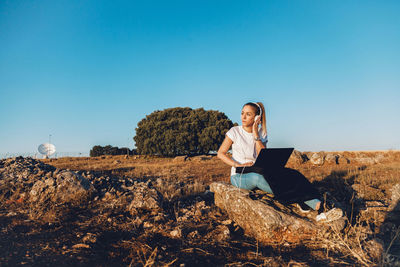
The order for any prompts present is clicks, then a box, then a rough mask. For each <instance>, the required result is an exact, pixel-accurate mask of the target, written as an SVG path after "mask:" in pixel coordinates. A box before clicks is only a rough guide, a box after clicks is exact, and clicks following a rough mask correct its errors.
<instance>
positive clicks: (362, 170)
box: [0, 151, 400, 266]
mask: <svg viewBox="0 0 400 267" xmlns="http://www.w3.org/2000/svg"><path fill="white" fill-rule="evenodd" d="M342 154H343V155H345V156H346V157H349V158H351V157H353V158H354V157H361V156H362V157H366V156H368V157H375V156H376V155H378V154H384V155H385V158H384V160H382V161H381V162H380V163H378V164H365V163H364V164H362V163H356V162H355V161H354V162H351V163H350V164H344V165H336V164H324V165H322V166H314V165H312V164H311V163H310V162H307V163H304V164H290V165H289V166H288V167H291V168H295V169H297V170H299V171H300V172H302V173H303V174H304V175H305V176H306V177H307V178H309V179H310V181H312V182H313V183H314V184H315V185H316V186H317V187H318V188H319V189H320V190H321V191H326V192H329V194H330V196H331V197H332V198H333V199H335V200H336V201H337V202H339V203H342V204H343V205H344V210H345V212H346V214H347V217H348V221H347V226H346V228H345V229H344V230H343V231H337V230H335V229H333V228H332V229H326V230H323V231H321V232H320V233H319V235H318V236H315V237H313V238H310V239H307V240H305V241H304V243H303V244H296V245H286V244H285V243H284V242H280V243H279V244H276V245H271V246H260V245H259V244H258V243H257V242H256V241H255V240H253V239H251V238H248V237H246V236H244V235H243V233H242V232H241V231H240V229H239V228H238V226H235V225H232V226H230V227H231V232H232V233H234V236H235V238H233V239H232V240H230V241H226V242H219V243H218V242H215V241H210V240H205V239H204V238H201V237H195V235H194V234H193V238H189V236H190V235H189V233H190V232H192V233H195V232H196V231H199V232H201V231H205V230H204V229H213V228H215V224H216V222H219V221H221V220H226V219H227V215H226V214H224V213H223V212H221V213H220V211H219V210H218V209H216V208H215V207H212V208H210V211H209V212H208V214H206V215H205V216H203V217H201V219H199V218H193V219H190V220H188V221H183V222H179V223H177V222H173V223H174V225H175V226H166V225H162V224H163V223H161V225H160V226H159V227H161V226H162V227H165V229H164V230H162V229H161V230H157V231H158V232H157V231H156V230H154V229H153V230H151V229H144V228H143V226H141V223H140V222H138V217H139V216H138V217H134V216H127V215H125V214H121V213H118V208H117V207H115V206H107V205H121V206H123V205H124V203H122V202H121V203H119V204H118V203H117V202H115V203H104V204H102V205H97V204H93V205H91V206H88V207H87V209H88V212H92V213H93V214H91V215H87V217H84V216H83V215H82V216H83V217H82V218H83V219H79V220H82V221H81V222H79V223H80V226H79V227H81V228H82V227H83V228H85V227H89V228H90V227H94V228H98V230H97V231H98V233H99V235H100V233H101V234H104V233H107V232H108V231H109V232H110V233H111V234H110V235H111V236H112V235H117V233H130V235H129V238H120V239H117V240H116V241H115V242H114V243H112V244H113V246H114V247H107V248H106V249H107V252H106V253H109V254H110V255H114V254H115V255H114V256H113V257H117V258H118V257H120V258H122V259H123V260H122V261H123V262H124V263H125V265H130V266H155V265H160V264H161V265H167V266H169V265H174V266H175V265H179V263H181V262H182V259H187V260H188V261H189V260H190V259H194V258H196V257H197V258H198V259H199V262H202V263H204V262H207V258H210V259H213V260H214V261H216V262H217V263H219V265H221V264H222V263H223V264H227V263H228V265H229V266H244V265H247V266H251V265H263V264H264V265H265V266H282V265H287V266H308V265H366V266H371V265H388V264H389V263H390V261H389V260H387V259H386V258H389V256H390V255H391V247H394V246H395V245H396V244H397V243H398V240H399V236H398V235H399V231H400V230H398V229H400V228H396V229H394V230H393V231H392V232H391V233H390V234H388V236H389V238H388V239H387V240H384V241H385V242H386V244H387V245H386V246H385V247H384V251H383V254H382V256H379V255H375V254H374V252H373V251H371V250H370V248H371V247H372V246H371V244H372V243H371V240H373V239H374V238H375V237H379V238H383V237H382V236H380V234H381V233H380V229H381V226H382V224H383V222H384V221H385V219H386V212H387V209H386V208H387V205H388V201H389V199H390V197H391V195H390V191H389V189H390V188H391V187H392V186H393V185H394V184H396V183H399V182H400V152H397V151H391V152H390V151H389V152H362V153H361V154H360V152H342ZM42 161H43V162H45V163H48V164H51V165H53V166H55V167H56V168H60V169H70V170H76V171H94V172H98V173H99V175H101V173H104V174H105V175H114V176H118V177H121V178H127V179H128V178H134V179H138V180H150V181H151V182H152V184H153V186H154V187H155V188H156V189H157V190H158V191H159V192H160V193H161V194H162V195H163V197H164V200H165V201H166V202H167V203H168V205H167V208H168V209H169V210H170V211H169V212H170V216H172V220H175V219H176V218H178V217H179V216H182V214H184V213H183V212H182V210H185V209H186V210H190V209H191V210H194V213H196V203H197V202H196V201H197V200H196V196H198V195H199V194H201V193H202V192H204V191H205V189H206V188H207V186H208V185H209V184H210V183H211V182H213V181H224V182H229V173H230V167H229V166H226V165H225V164H224V163H222V162H221V161H220V160H218V159H217V158H215V157H213V158H211V159H207V160H200V159H199V158H197V159H192V160H190V161H181V160H174V159H171V158H159V157H149V156H130V157H125V156H103V157H96V158H59V159H45V160H42ZM353 185H358V186H359V188H360V190H363V191H364V192H363V194H364V196H363V198H362V199H357V192H356V191H355V190H354V189H353ZM10 190H11V189H10ZM0 197H1V196H0ZM16 200H17V199H16ZM16 200H14V201H16ZM121 201H122V200H121ZM374 201H376V202H379V203H381V206H380V207H379V208H371V209H369V208H368V203H373V202H374ZM192 202H193V203H194V204H190V203H192ZM15 205H17V204H15ZM49 207H50V206H49ZM34 208H35V207H32V209H34ZM65 208H68V207H65ZM66 211H68V210H67V209H66V210H62V209H61V208H58V207H50V208H49V209H48V210H40V209H38V210H34V211H32V215H31V216H33V217H32V218H30V219H32V220H38V218H41V219H42V220H43V222H45V223H46V222H47V223H48V222H53V223H55V224H57V218H62V217H63V216H65V215H68V214H65V213H64V212H66ZM35 212H36V213H35ZM80 213H82V211H79V212H78V215H76V216H77V217H79V216H81V215H79V214H80ZM90 216H91V217H90ZM141 216H143V217H142V218H141V219H143V220H149V222H150V223H154V224H155V225H156V226H157V224H156V222H153V221H152V219H151V218H152V217H150V216H149V215H148V214H142V215H141ZM79 218H81V217H79ZM164 224H167V223H164ZM176 226H179V227H182V229H184V231H186V232H185V235H186V238H183V239H186V240H175V239H171V238H170V237H169V231H171V230H172V229H174V228H168V227H176ZM81 228H78V229H81ZM396 230H397V232H396ZM79 231H82V230H79ZM89 231H94V230H89ZM104 235H106V234H104ZM203 236H205V233H203ZM121 239H123V240H121ZM155 240H160V241H157V242H156V241H155ZM103 242H105V240H103ZM214 242H215V243H214ZM119 250H121V251H125V253H126V255H121V254H119V253H122V252H119ZM173 251H174V252H173ZM221 255H222V256H221ZM161 257H162V258H161ZM189 262H190V261H189ZM223 264H222V265H223Z"/></svg>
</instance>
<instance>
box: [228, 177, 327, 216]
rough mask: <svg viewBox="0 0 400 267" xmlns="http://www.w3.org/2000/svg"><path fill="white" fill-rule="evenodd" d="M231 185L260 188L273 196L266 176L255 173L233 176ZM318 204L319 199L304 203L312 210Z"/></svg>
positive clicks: (251, 188) (248, 188)
mask: <svg viewBox="0 0 400 267" xmlns="http://www.w3.org/2000/svg"><path fill="white" fill-rule="evenodd" d="M231 183H232V184H233V185H234V186H236V187H239V188H243V189H247V190H253V189H254V188H256V187H257V188H259V189H261V190H262V191H264V192H267V193H270V194H273V192H272V189H271V187H270V186H269V184H268V182H267V181H266V180H265V178H264V176H262V175H261V174H258V173H255V172H249V173H243V174H240V173H236V174H234V175H232V176H231ZM318 202H321V200H319V199H316V198H315V199H311V200H307V201H304V203H305V204H306V205H307V206H309V207H310V208H312V209H313V210H315V209H316V206H317V204H318Z"/></svg>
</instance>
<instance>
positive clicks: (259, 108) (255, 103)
mask: <svg viewBox="0 0 400 267" xmlns="http://www.w3.org/2000/svg"><path fill="white" fill-rule="evenodd" d="M252 103H253V104H254V105H256V106H257V107H258V110H259V111H260V114H259V115H257V116H260V117H261V116H262V109H261V107H260V105H259V104H258V103H257V102H252ZM257 116H256V117H255V118H257Z"/></svg>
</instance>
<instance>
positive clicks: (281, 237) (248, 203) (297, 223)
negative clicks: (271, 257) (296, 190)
mask: <svg viewBox="0 0 400 267" xmlns="http://www.w3.org/2000/svg"><path fill="white" fill-rule="evenodd" d="M210 190H211V191H212V192H214V197H215V204H216V205H217V206H218V207H219V208H221V209H223V210H225V211H226V213H228V215H229V217H230V218H231V219H232V220H234V221H235V222H236V223H237V224H238V225H240V226H241V227H242V228H243V229H244V231H245V233H247V234H248V235H250V236H252V237H254V238H256V239H257V240H259V241H260V242H261V243H264V244H268V243H271V242H279V241H287V242H299V241H301V240H303V239H304V238H307V237H308V238H309V237H310V236H311V235H312V234H314V233H315V232H316V231H317V229H318V228H317V227H316V226H315V224H314V223H312V222H311V221H310V220H308V219H306V218H302V217H300V216H295V215H294V214H290V213H287V212H285V211H283V210H281V211H278V210H277V209H275V208H274V207H272V206H269V205H267V204H265V203H263V202H261V201H256V200H252V199H251V198H250V197H249V191H247V190H243V189H241V190H240V189H238V188H237V187H234V186H232V185H228V184H224V183H212V184H211V185H210Z"/></svg>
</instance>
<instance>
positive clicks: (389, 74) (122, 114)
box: [0, 0, 400, 153]
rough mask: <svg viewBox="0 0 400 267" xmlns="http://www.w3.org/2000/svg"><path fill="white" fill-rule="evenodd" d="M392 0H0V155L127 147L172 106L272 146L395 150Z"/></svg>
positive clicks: (398, 135) (398, 71)
mask: <svg viewBox="0 0 400 267" xmlns="http://www.w3.org/2000/svg"><path fill="white" fill-rule="evenodd" d="M399 14H400V1H378V0H377V1H365V0H362V1H361V0H360V1H282V0H278V1H266V0H263V1H232V0H229V1H216V0H212V1H204V0H201V1H173V0H170V1H147V0H146V1H99V0H96V1H71V0H67V1H53V0H50V1H17V0H12V1H0V114H1V115H0V129H1V131H0V153H6V152H35V151H37V147H38V145H39V144H40V143H44V142H47V141H48V139H49V134H51V135H52V137H51V141H52V143H54V144H55V145H56V147H57V150H58V151H60V152H73V151H79V152H86V153H87V152H89V150H90V149H91V147H92V146H94V145H108V144H110V145H113V146H119V147H121V146H129V147H130V148H133V147H134V142H133V140H132V138H133V136H134V135H135V127H137V123H138V122H139V121H140V120H141V119H142V118H144V116H145V115H146V114H150V113H151V112H153V111H154V110H162V109H165V108H170V107H177V106H180V107H191V108H199V107H204V108H205V109H213V110H219V111H222V112H224V113H225V114H227V115H228V117H229V118H230V119H232V121H234V122H240V111H241V107H242V105H243V104H244V103H245V102H247V101H262V102H263V103H264V104H265V105H266V107H267V122H268V131H269V140H270V143H269V146H270V147H283V146H294V147H295V148H296V149H299V150H302V151H306V150H311V151H319V150H327V151H331V150H375V149H400V123H399V122H400V121H399V115H400V107H399V106H400V105H399V104H400V16H399Z"/></svg>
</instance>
